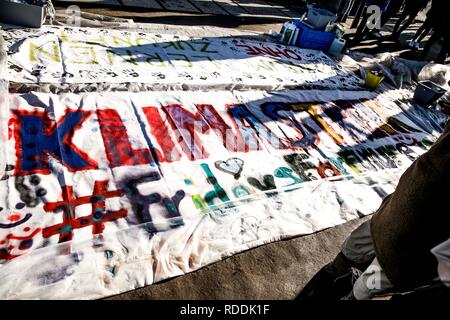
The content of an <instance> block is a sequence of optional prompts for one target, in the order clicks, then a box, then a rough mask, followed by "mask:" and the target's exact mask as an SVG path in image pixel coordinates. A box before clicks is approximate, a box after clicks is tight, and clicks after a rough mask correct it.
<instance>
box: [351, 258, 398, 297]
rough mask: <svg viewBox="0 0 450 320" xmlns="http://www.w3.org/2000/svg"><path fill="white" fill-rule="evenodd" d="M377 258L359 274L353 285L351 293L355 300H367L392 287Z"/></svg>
mask: <svg viewBox="0 0 450 320" xmlns="http://www.w3.org/2000/svg"><path fill="white" fill-rule="evenodd" d="M393 288H394V286H393V285H392V283H391V282H390V281H389V279H388V278H387V276H386V274H385V273H384V271H383V269H382V268H381V266H380V264H379V263H378V260H377V258H375V259H374V260H373V261H372V263H371V264H370V266H368V267H367V269H366V270H365V271H364V272H363V273H362V274H361V276H360V277H359V278H358V280H356V282H355V284H354V285H353V290H352V294H353V297H354V298H355V299H356V300H368V299H372V298H373V297H374V296H376V295H378V294H382V293H386V292H387V291H389V290H391V289H393Z"/></svg>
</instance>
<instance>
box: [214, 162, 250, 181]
mask: <svg viewBox="0 0 450 320" xmlns="http://www.w3.org/2000/svg"><path fill="white" fill-rule="evenodd" d="M214 165H215V166H216V168H217V169H219V170H220V171H223V172H225V173H228V174H231V175H232V176H233V177H234V178H235V179H236V180H237V179H239V177H240V176H241V172H242V169H243V168H244V160H242V159H239V158H230V159H228V160H226V161H216V162H215V163H214Z"/></svg>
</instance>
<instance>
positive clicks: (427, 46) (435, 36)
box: [420, 30, 441, 60]
mask: <svg viewBox="0 0 450 320" xmlns="http://www.w3.org/2000/svg"><path fill="white" fill-rule="evenodd" d="M440 37H441V32H440V31H439V30H434V32H433V34H432V35H431V37H430V39H428V41H427V43H426V44H425V47H424V48H423V51H422V54H421V56H420V60H425V58H426V57H427V55H428V53H429V52H430V49H431V47H432V46H433V44H434V43H435V42H436V41H438V40H439V38H440Z"/></svg>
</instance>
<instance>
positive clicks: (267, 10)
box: [233, 0, 288, 17]
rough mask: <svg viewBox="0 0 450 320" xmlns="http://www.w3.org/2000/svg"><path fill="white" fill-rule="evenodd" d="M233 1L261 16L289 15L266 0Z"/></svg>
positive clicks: (251, 12)
mask: <svg viewBox="0 0 450 320" xmlns="http://www.w3.org/2000/svg"><path fill="white" fill-rule="evenodd" d="M233 1H234V2H236V3H237V4H239V5H240V6H241V7H242V8H243V9H244V10H245V11H247V12H248V13H250V14H255V15H260V16H277V17H278V16H281V17H288V16H287V15H285V14H284V13H283V12H282V11H280V10H278V9H277V8H276V7H274V6H271V5H270V4H268V3H267V2H265V1H260V0H233Z"/></svg>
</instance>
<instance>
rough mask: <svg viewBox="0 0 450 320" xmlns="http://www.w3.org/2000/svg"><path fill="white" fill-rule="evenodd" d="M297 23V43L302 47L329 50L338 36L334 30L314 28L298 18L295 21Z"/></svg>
mask: <svg viewBox="0 0 450 320" xmlns="http://www.w3.org/2000/svg"><path fill="white" fill-rule="evenodd" d="M295 24H296V25H297V27H298V28H299V32H298V38H297V41H296V42H295V45H296V46H299V47H300V48H305V49H316V50H322V51H327V50H328V49H329V48H330V46H331V43H332V42H333V40H334V38H335V37H336V34H335V33H334V32H326V31H320V30H314V29H311V28H309V27H308V26H306V25H305V24H303V23H302V22H301V21H298V20H297V21H295Z"/></svg>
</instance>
